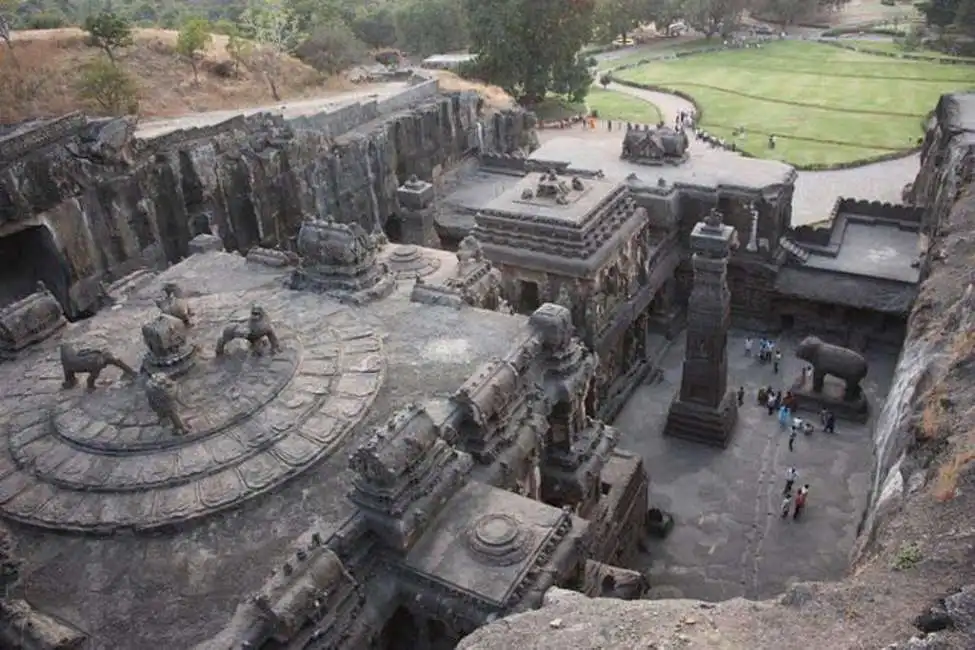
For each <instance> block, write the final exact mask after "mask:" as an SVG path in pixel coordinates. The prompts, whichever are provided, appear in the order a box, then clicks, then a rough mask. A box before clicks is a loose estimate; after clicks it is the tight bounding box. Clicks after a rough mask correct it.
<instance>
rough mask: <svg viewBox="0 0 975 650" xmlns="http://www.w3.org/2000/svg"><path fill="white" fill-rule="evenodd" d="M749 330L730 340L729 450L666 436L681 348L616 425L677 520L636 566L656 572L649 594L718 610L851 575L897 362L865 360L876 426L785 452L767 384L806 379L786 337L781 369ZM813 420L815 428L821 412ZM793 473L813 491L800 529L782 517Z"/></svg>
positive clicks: (851, 428)
mask: <svg viewBox="0 0 975 650" xmlns="http://www.w3.org/2000/svg"><path fill="white" fill-rule="evenodd" d="M745 336H746V335H745V333H743V332H737V333H733V334H732V335H731V336H730V337H729V343H728V345H729V348H728V361H729V363H728V366H729V382H728V385H729V388H730V387H733V388H734V389H735V390H737V388H738V386H740V385H743V386H744V387H745V392H746V396H745V404H744V406H743V407H742V408H741V409H740V411H739V417H738V424H737V428H736V431H735V435H734V438H733V440H732V442H731V444H730V445H729V446H728V448H727V449H724V450H722V449H715V448H710V447H707V446H704V445H699V444H695V443H692V442H686V441H683V440H677V439H673V438H668V437H664V436H663V435H662V433H661V432H662V430H663V426H664V422H665V421H666V418H667V410H668V407H669V405H670V402H671V399H672V398H673V396H674V395H675V394H676V392H677V391H678V390H679V388H680V378H681V364H682V362H683V354H684V345H683V340H682V339H681V340H679V341H676V342H675V343H674V344H673V345H672V346H671V348H670V349H669V350H668V352H667V353H666V355H665V357H664V361H663V364H662V367H663V370H664V377H663V379H662V380H661V381H659V382H658V383H654V384H650V385H644V386H640V387H639V388H638V389H637V390H636V391H635V392H634V394H633V396H632V397H631V398H630V401H629V402H628V403H627V405H626V406H625V408H624V409H623V411H622V412H621V413H620V415H619V417H618V418H617V419H616V421H615V422H614V426H616V427H618V428H619V429H620V431H621V436H622V437H621V440H620V447H621V448H623V449H627V450H629V451H632V452H635V453H639V454H641V455H642V456H643V458H644V462H645V463H646V466H647V471H648V472H649V474H650V502H651V505H652V506H657V507H659V508H661V509H663V510H665V511H668V512H671V513H672V514H673V515H674V518H675V522H676V523H675V526H674V529H673V531H672V532H671V534H670V536H669V537H668V538H667V539H665V540H663V541H660V542H657V541H653V542H651V543H650V546H649V556H648V557H645V564H644V565H643V566H641V567H639V568H641V569H644V570H645V569H647V568H648V566H649V569H650V580H651V584H652V586H653V592H652V595H653V596H654V597H658V598H660V597H662V598H681V597H685V598H698V599H702V600H709V601H718V600H724V599H728V598H733V597H735V596H743V597H746V598H751V599H762V598H770V597H772V596H775V595H776V594H778V593H780V592H781V591H782V590H783V589H784V588H785V587H786V586H787V585H788V584H790V583H792V582H796V581H806V580H828V579H835V578H838V577H840V576H842V574H843V573H844V572H845V571H846V569H847V567H848V566H849V562H848V556H849V552H850V550H851V549H852V547H853V542H854V539H855V537H856V533H857V526H858V525H859V523H860V514H861V512H862V511H863V509H864V507H865V505H866V499H867V490H868V488H869V484H870V482H869V481H870V467H871V450H870V430H871V427H872V421H873V418H874V417H876V415H877V414H878V413H879V410H880V407H881V406H882V404H883V398H884V396H885V394H886V391H887V390H888V384H889V378H890V376H891V375H892V373H893V369H894V364H895V363H896V357H895V354H894V353H893V352H890V353H883V352H868V353H867V355H866V356H867V359H868V361H869V363H870V372H869V375H868V376H867V379H866V380H865V381H864V388H865V390H866V392H867V394H868V395H869V396H870V398H871V409H872V410H871V415H872V417H871V423H869V424H866V425H855V424H853V423H851V422H847V421H845V420H838V421H837V425H836V431H837V432H836V434H835V435H830V434H827V433H822V432H821V431H819V430H817V431H816V432H815V433H813V434H811V435H810V436H804V435H800V436H799V439H798V440H797V442H796V449H795V451H793V452H790V451H789V448H788V438H789V435H788V433H787V432H783V431H781V430H780V428H779V423H778V419H777V417H774V416H771V417H770V416H768V414H767V411H766V409H764V408H759V407H758V405H757V404H756V391H757V390H758V388H759V387H760V386H762V385H766V386H768V385H771V386H772V387H773V388H775V389H777V390H778V389H783V390H784V389H785V388H786V385H787V384H791V383H792V381H793V379H794V378H795V377H796V376H797V375H798V373H799V372H800V368H801V362H800V361H799V360H798V359H796V358H795V357H794V356H793V352H792V350H793V349H794V345H795V343H796V341H794V340H793V341H790V340H781V341H780V342H779V344H780V345H781V347H782V354H783V368H782V372H781V374H779V375H776V374H774V373H773V371H772V367H771V364H768V365H761V364H759V363H758V361H757V360H756V359H755V358H753V357H746V356H745V355H744V337H745ZM806 416H809V417H810V419H811V420H812V421H814V423H816V424H818V417H817V416H816V415H815V414H811V413H810V414H803V413H800V417H806ZM790 465H794V466H795V467H796V469H797V471H798V472H799V481H798V484H800V485H801V484H803V483H809V484H810V491H809V501H808V503H807V507H806V510H805V512H804V513H803V517H802V518H801V519H800V520H799V521H793V520H792V519H791V518H790V519H788V520H783V519H782V518H781V517H780V515H779V513H780V506H781V503H782V490H783V487H784V485H785V472H786V470H787V468H788V467H789V466H790Z"/></svg>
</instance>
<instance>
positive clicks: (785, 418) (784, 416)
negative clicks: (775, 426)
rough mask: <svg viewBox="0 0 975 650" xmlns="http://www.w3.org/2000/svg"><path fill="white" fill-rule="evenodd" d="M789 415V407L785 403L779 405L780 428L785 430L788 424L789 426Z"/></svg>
mask: <svg viewBox="0 0 975 650" xmlns="http://www.w3.org/2000/svg"><path fill="white" fill-rule="evenodd" d="M789 415H790V413H789V409H788V408H787V407H786V405H785V404H783V405H782V406H781V407H779V428H780V429H782V430H783V431H784V430H785V428H786V427H787V426H789V419H790V418H789Z"/></svg>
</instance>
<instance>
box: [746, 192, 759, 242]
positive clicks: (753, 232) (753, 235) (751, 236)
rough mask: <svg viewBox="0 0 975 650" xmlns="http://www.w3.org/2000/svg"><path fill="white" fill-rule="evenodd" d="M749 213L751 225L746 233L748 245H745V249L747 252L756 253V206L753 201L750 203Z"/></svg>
mask: <svg viewBox="0 0 975 650" xmlns="http://www.w3.org/2000/svg"><path fill="white" fill-rule="evenodd" d="M751 215H752V227H751V232H750V233H749V234H748V245H747V246H745V249H746V250H747V251H748V252H749V253H757V252H758V206H756V205H755V204H754V203H752V206H751Z"/></svg>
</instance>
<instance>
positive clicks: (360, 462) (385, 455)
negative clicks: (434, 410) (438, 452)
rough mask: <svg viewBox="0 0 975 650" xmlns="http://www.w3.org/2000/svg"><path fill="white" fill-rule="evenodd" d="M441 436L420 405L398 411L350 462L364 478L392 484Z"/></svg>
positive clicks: (377, 482) (387, 484) (383, 483)
mask: <svg viewBox="0 0 975 650" xmlns="http://www.w3.org/2000/svg"><path fill="white" fill-rule="evenodd" d="M439 439H440V435H439V432H438V431H437V426H436V424H435V423H434V421H433V419H432V418H431V417H430V415H429V414H428V413H427V412H426V411H425V410H424V409H423V408H422V407H420V406H417V405H411V406H408V407H406V408H403V409H401V410H399V411H397V412H396V413H395V414H394V415H393V416H392V417H391V418H390V419H389V420H388V421H387V422H386V424H384V425H381V426H378V427H376V429H375V430H374V432H373V434H372V437H370V438H369V439H368V440H367V441H366V442H364V443H363V444H362V445H361V446H360V447H359V448H358V449H357V450H356V451H355V452H354V453H353V454H352V458H351V460H350V465H351V467H352V469H353V470H355V471H356V472H357V473H358V474H359V475H360V476H361V477H362V478H363V479H364V480H365V481H367V482H368V483H373V484H377V485H384V486H389V485H393V484H394V483H395V482H396V480H397V479H398V478H400V477H401V476H402V475H404V474H406V473H407V471H409V469H410V468H411V467H413V466H414V465H415V464H416V463H418V462H420V461H421V460H422V459H423V458H424V456H425V455H426V452H427V450H429V449H430V448H431V447H432V446H433V445H435V444H436V442H437V441H438V440H439Z"/></svg>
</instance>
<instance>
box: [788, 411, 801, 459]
mask: <svg viewBox="0 0 975 650" xmlns="http://www.w3.org/2000/svg"><path fill="white" fill-rule="evenodd" d="M799 425H800V420H799V419H798V418H796V419H795V420H793V421H792V431H790V432H789V451H795V450H796V438H797V437H799Z"/></svg>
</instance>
